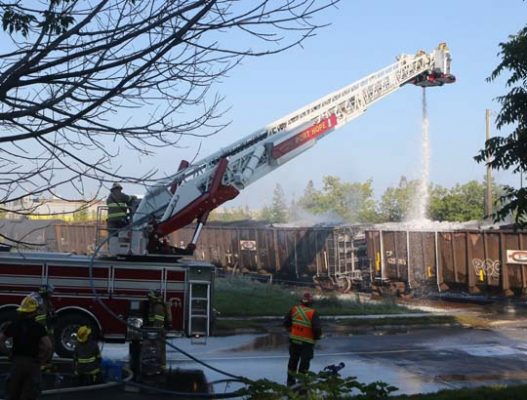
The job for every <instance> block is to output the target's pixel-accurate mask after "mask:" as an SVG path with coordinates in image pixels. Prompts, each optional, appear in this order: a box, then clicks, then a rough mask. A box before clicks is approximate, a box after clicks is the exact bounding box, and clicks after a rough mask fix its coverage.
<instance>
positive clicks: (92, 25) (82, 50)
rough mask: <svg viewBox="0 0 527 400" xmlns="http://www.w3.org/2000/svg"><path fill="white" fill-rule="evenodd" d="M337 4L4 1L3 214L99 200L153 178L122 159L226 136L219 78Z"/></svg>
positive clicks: (0, 6)
mask: <svg viewBox="0 0 527 400" xmlns="http://www.w3.org/2000/svg"><path fill="white" fill-rule="evenodd" d="M338 1H339V0H320V1H316V2H315V1H313V0H308V1H306V0H284V1H280V2H273V1H269V0H257V1H244V2H242V1H238V0H171V1H162V0H141V1H138V0H94V1H86V0H42V1H38V2H35V1H30V0H16V1H15V0H12V1H9V2H4V1H2V2H0V18H1V20H2V28H3V32H0V39H1V41H2V50H3V53H1V54H0V65H1V67H0V171H1V173H2V179H0V210H1V209H3V208H7V207H6V205H7V204H8V203H9V204H11V205H12V204H15V202H16V201H17V200H18V199H20V198H22V197H24V196H28V195H41V194H43V193H49V194H57V193H58V194H62V197H64V196H65V195H67V193H66V191H68V192H69V196H70V199H76V198H88V197H91V196H88V195H87V193H88V192H89V193H92V194H93V197H91V198H97V197H100V196H98V192H97V191H96V189H95V188H98V189H99V190H101V189H102V188H103V186H104V185H106V184H107V183H108V182H111V181H114V180H120V181H133V182H140V183H144V182H145V183H153V182H156V178H157V177H158V175H161V174H157V171H145V172H144V175H143V176H129V174H127V172H126V171H127V170H126V169H125V168H121V166H120V165H116V162H115V158H116V156H117V155H118V154H119V153H120V152H124V151H126V152H127V154H128V153H130V152H135V153H136V154H139V155H144V156H151V155H152V154H153V152H154V151H155V150H156V149H157V148H159V147H167V146H170V147H172V148H176V147H177V146H178V142H179V140H180V139H181V137H182V136H183V135H192V136H201V137H206V136H208V135H211V134H214V133H216V132H218V131H219V130H221V129H222V127H224V126H225V122H222V119H223V118H222V116H223V113H224V109H223V107H222V106H221V96H219V95H215V94H214V93H211V92H212V90H211V89H212V88H213V85H214V84H215V83H216V82H218V81H219V78H221V77H223V76H225V74H226V73H227V72H229V71H230V70H231V69H232V68H234V67H235V66H236V65H237V64H238V63H239V62H240V60H241V59H242V58H243V57H248V56H264V55H269V54H273V53H277V52H281V51H284V50H286V49H288V48H291V47H292V46H295V45H299V44H300V43H302V42H303V41H304V40H305V39H306V38H308V37H309V36H311V35H312V34H313V33H314V32H315V31H316V30H317V29H318V28H319V27H320V25H317V24H316V22H315V21H314V18H313V17H314V16H315V15H316V14H317V13H319V12H320V11H321V10H324V9H326V8H328V7H330V6H332V5H334V4H336V3H337V2H338ZM162 172H163V171H162ZM94 187H95V188H94ZM15 211H16V212H19V213H26V214H27V213H28V210H24V209H19V210H15Z"/></svg>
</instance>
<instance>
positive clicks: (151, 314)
mask: <svg viewBox="0 0 527 400" xmlns="http://www.w3.org/2000/svg"><path fill="white" fill-rule="evenodd" d="M165 314H166V309H165V305H164V304H163V303H162V302H155V303H153V304H152V303H151V304H150V307H149V310H148V322H149V324H150V326H154V327H156V328H162V327H164V326H165Z"/></svg>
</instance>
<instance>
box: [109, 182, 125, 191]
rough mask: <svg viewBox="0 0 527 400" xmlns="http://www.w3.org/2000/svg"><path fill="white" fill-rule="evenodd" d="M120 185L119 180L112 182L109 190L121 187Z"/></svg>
mask: <svg viewBox="0 0 527 400" xmlns="http://www.w3.org/2000/svg"><path fill="white" fill-rule="evenodd" d="M122 188H123V187H122V185H121V184H120V183H119V182H114V183H113V185H112V189H111V190H115V189H122Z"/></svg>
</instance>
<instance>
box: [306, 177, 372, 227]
mask: <svg viewBox="0 0 527 400" xmlns="http://www.w3.org/2000/svg"><path fill="white" fill-rule="evenodd" d="M308 189H309V190H308ZM306 194H307V195H308V197H307V198H306ZM299 203H300V204H301V205H303V207H304V208H305V209H306V210H308V211H310V212H312V213H314V214H322V213H327V212H334V213H336V214H337V215H339V216H340V217H341V218H342V220H343V221H346V222H348V223H359V222H376V220H377V212H376V204H375V200H374V198H373V188H372V181H371V180H368V181H367V182H365V183H349V182H341V180H340V178H338V177H335V176H325V177H324V178H323V188H322V190H321V191H317V190H314V186H313V185H312V184H309V183H308V187H307V188H306V192H305V194H304V197H303V198H302V199H300V200H299Z"/></svg>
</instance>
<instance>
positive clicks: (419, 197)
mask: <svg viewBox="0 0 527 400" xmlns="http://www.w3.org/2000/svg"><path fill="white" fill-rule="evenodd" d="M422 114H423V115H422V124H421V165H420V168H419V170H420V176H419V180H418V183H417V188H416V192H415V197H414V199H413V201H412V206H411V208H410V210H409V213H408V219H409V221H408V222H410V221H411V222H415V223H418V224H424V225H426V223H427V222H430V220H429V219H428V218H427V209H428V202H429V199H430V193H429V175H430V136H429V129H428V110H427V104H426V88H423V95H422Z"/></svg>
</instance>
